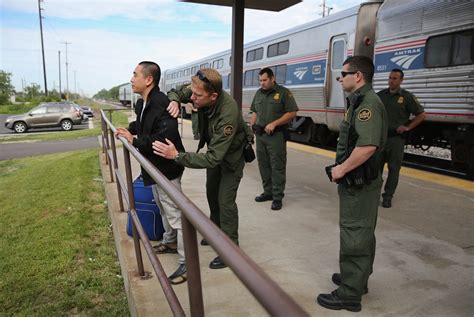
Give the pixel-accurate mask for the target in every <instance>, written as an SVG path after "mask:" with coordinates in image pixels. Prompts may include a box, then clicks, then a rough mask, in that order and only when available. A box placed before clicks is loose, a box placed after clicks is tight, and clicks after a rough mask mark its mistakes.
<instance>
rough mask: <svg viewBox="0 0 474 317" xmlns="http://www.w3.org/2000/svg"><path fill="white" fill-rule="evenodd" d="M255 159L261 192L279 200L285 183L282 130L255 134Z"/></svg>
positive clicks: (284, 146) (284, 141) (284, 142)
mask: <svg viewBox="0 0 474 317" xmlns="http://www.w3.org/2000/svg"><path fill="white" fill-rule="evenodd" d="M257 159H258V168H259V170H260V176H261V177H262V184H263V193H264V194H265V195H272V196H273V200H281V199H283V196H284V191H285V183H286V140H285V138H284V135H283V132H275V133H274V134H273V135H267V134H262V135H257Z"/></svg>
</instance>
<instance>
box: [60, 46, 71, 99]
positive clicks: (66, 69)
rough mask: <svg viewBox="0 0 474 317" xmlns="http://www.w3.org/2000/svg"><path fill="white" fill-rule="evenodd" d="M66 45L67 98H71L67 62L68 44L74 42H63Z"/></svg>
mask: <svg viewBox="0 0 474 317" xmlns="http://www.w3.org/2000/svg"><path fill="white" fill-rule="evenodd" d="M62 43H63V44H64V45H66V100H69V68H68V65H69V64H68V62H67V46H68V45H69V44H72V43H71V42H66V41H65V42H62Z"/></svg>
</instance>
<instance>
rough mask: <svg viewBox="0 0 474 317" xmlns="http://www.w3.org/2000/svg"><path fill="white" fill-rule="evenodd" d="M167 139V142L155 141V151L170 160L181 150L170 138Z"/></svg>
mask: <svg viewBox="0 0 474 317" xmlns="http://www.w3.org/2000/svg"><path fill="white" fill-rule="evenodd" d="M165 140H166V143H163V142H160V141H155V142H153V145H152V146H153V153H155V154H156V155H159V156H163V157H164V158H167V159H168V160H174V159H175V158H176V156H177V155H178V153H179V152H178V151H177V150H176V147H175V146H174V144H173V142H171V141H170V140H168V139H165Z"/></svg>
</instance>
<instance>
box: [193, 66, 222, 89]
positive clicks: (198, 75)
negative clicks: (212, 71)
mask: <svg viewBox="0 0 474 317" xmlns="http://www.w3.org/2000/svg"><path fill="white" fill-rule="evenodd" d="M196 76H197V77H198V78H199V80H201V81H203V82H205V83H206V84H209V85H210V86H211V88H212V90H214V91H217V89H216V88H215V87H214V85H213V84H212V83H211V81H210V80H209V78H207V77H206V75H204V73H203V72H201V71H200V70H198V72H197V73H196Z"/></svg>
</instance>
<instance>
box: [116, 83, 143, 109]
mask: <svg viewBox="0 0 474 317" xmlns="http://www.w3.org/2000/svg"><path fill="white" fill-rule="evenodd" d="M118 91H119V101H120V103H121V104H122V105H124V106H128V105H130V106H131V107H135V104H136V103H137V100H138V99H139V98H140V95H138V94H136V93H134V92H132V84H130V83H125V84H122V85H120V86H119V89H118Z"/></svg>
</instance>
